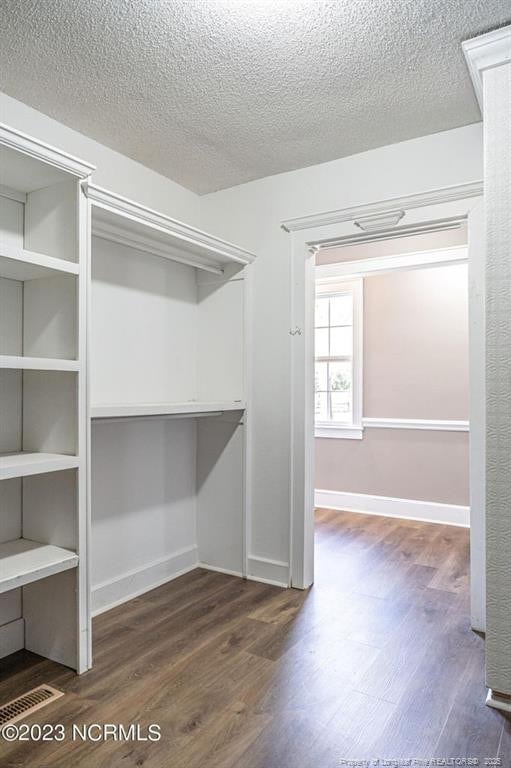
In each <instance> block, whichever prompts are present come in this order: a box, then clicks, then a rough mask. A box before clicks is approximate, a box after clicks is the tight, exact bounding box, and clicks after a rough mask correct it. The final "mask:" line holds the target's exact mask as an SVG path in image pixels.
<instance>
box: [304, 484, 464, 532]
mask: <svg viewBox="0 0 511 768" xmlns="http://www.w3.org/2000/svg"><path fill="white" fill-rule="evenodd" d="M314 504H315V506H316V507H321V508H326V509H334V510H338V511H339V512H360V513H361V514H365V515H381V516H383V517H397V518H402V519H403V520H419V521H420V522H426V523H440V524H443V525H457V526H461V527H463V528H468V527H469V525H470V508H469V507H466V506H462V505H458V504H442V503H441V502H436V501H420V500H418V499H397V498H392V497H391V496H374V495H371V494H366V493H346V492H344V491H328V490H316V491H315V493H314Z"/></svg>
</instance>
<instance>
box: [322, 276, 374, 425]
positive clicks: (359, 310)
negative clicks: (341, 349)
mask: <svg viewBox="0 0 511 768" xmlns="http://www.w3.org/2000/svg"><path fill="white" fill-rule="evenodd" d="M339 266H340V265H339ZM331 267H332V268H334V265H331ZM319 269H321V267H317V268H316V294H322V293H325V294H339V293H347V292H349V293H350V294H351V295H352V297H353V355H352V365H353V379H352V388H353V389H352V398H353V409H352V420H351V422H346V423H344V422H333V421H317V420H316V419H315V420H314V435H315V437H326V438H336V439H339V438H340V439H347V440H361V439H362V438H363V436H364V427H363V425H362V400H363V359H364V357H363V355H364V328H363V323H364V281H363V279H362V278H358V279H355V280H346V279H344V280H343V279H342V277H341V276H340V275H336V274H335V269H331V270H330V274H329V276H328V277H327V278H323V277H318V270H319ZM332 272H333V274H332Z"/></svg>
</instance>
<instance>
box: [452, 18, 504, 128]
mask: <svg viewBox="0 0 511 768" xmlns="http://www.w3.org/2000/svg"><path fill="white" fill-rule="evenodd" d="M462 48H463V53H464V54H465V59H466V62H467V66H468V69H469V72H470V77H471V78H472V83H473V86H474V91H475V93H476V97H477V101H478V102H479V107H480V109H481V113H482V112H483V82H484V80H483V72H484V71H485V70H486V69H493V68H494V67H500V66H502V65H503V64H508V63H509V62H511V25H508V26H506V27H502V28H501V29H495V30H494V31H493V32H487V33H486V34H485V35H479V37H473V38H472V39H471V40H465V42H463V43H462Z"/></svg>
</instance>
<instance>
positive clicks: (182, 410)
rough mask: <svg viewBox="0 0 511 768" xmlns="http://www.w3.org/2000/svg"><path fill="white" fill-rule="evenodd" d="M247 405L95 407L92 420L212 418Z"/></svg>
mask: <svg viewBox="0 0 511 768" xmlns="http://www.w3.org/2000/svg"><path fill="white" fill-rule="evenodd" d="M244 409H245V404H244V403H243V402H241V401H234V402H219V401H215V402H208V403H205V402H184V403H129V404H122V405H93V406H92V407H91V418H93V419H114V418H126V417H128V418H133V417H144V416H145V417H147V416H168V417H172V416H176V417H180V416H190V417H192V416H201V415H206V416H211V415H216V414H218V415H220V414H223V413H225V411H243V410H244Z"/></svg>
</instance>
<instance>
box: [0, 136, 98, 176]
mask: <svg viewBox="0 0 511 768" xmlns="http://www.w3.org/2000/svg"><path fill="white" fill-rule="evenodd" d="M0 145H3V146H4V147H9V148H10V149H15V150H16V151H18V152H22V153H23V154H25V155H29V157H33V158H34V159H35V160H41V161H42V162H43V163H48V164H49V165H53V166H54V168H58V169H59V170H61V171H64V172H65V173H70V174H72V175H73V176H77V177H78V178H79V179H86V178H88V177H89V176H90V175H91V173H92V172H93V171H95V170H96V166H95V165H92V164H91V163H87V162H86V161H85V160H80V159H79V158H78V157H74V156H73V155H69V154H68V153H67V152H63V151H62V150H61V149H57V147H52V146H51V145H50V144H45V143H44V142H42V141H39V139H34V138H33V137H32V136H28V134H26V133H22V132H21V131H17V130H15V129H14V128H10V127H9V126H8V125H5V124H4V123H0Z"/></svg>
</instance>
